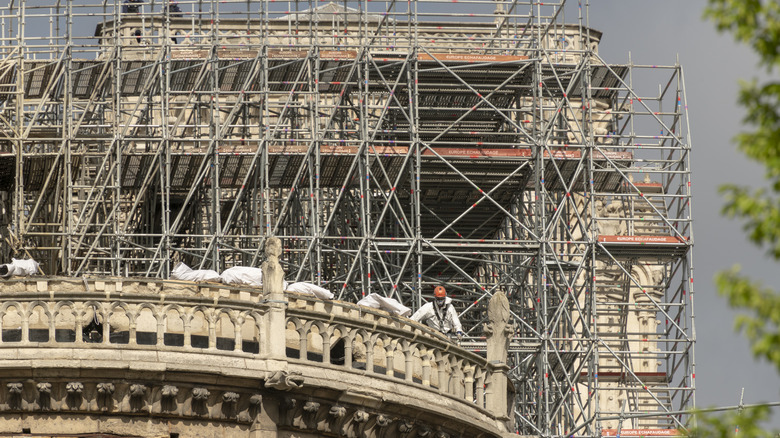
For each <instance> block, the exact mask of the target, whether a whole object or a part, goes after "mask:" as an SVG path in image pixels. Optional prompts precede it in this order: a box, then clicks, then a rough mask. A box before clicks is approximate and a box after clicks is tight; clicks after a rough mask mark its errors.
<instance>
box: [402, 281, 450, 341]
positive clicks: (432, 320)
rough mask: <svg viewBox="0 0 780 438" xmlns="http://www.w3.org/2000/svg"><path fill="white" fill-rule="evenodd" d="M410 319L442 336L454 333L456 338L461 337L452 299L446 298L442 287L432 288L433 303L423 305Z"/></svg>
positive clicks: (445, 291) (445, 292)
mask: <svg viewBox="0 0 780 438" xmlns="http://www.w3.org/2000/svg"><path fill="white" fill-rule="evenodd" d="M412 319H413V320H415V321H417V322H421V323H423V324H427V325H428V326H429V327H432V328H434V329H436V330H439V331H440V332H442V333H444V334H448V333H455V334H457V335H458V337H461V336H463V328H462V327H461V325H460V319H459V318H458V313H457V312H456V311H455V308H454V307H453V306H452V298H450V297H448V296H447V290H446V289H444V286H436V287H435V288H433V301H432V302H429V303H426V304H424V305H423V306H422V307H420V308H419V309H418V310H417V311H416V312H414V315H412Z"/></svg>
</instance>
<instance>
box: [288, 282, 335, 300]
mask: <svg viewBox="0 0 780 438" xmlns="http://www.w3.org/2000/svg"><path fill="white" fill-rule="evenodd" d="M287 291H288V292H298V293H301V294H307V295H314V296H315V297H317V298H319V299H321V300H332V299H333V292H331V291H329V290H327V289H325V288H324V287H320V286H317V285H316V284H311V283H305V282H298V283H293V284H290V285H288V286H287Z"/></svg>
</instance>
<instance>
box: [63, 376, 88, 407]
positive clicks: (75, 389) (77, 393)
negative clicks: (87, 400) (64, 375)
mask: <svg viewBox="0 0 780 438" xmlns="http://www.w3.org/2000/svg"><path fill="white" fill-rule="evenodd" d="M65 391H66V392H67V393H68V395H67V403H68V407H69V408H70V409H78V408H80V407H81V401H82V400H81V393H82V392H83V391H84V385H83V384H82V383H81V382H69V383H68V384H67V385H65Z"/></svg>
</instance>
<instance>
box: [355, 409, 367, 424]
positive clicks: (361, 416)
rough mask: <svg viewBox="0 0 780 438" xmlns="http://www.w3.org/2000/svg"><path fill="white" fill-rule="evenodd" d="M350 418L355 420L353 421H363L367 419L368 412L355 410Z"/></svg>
mask: <svg viewBox="0 0 780 438" xmlns="http://www.w3.org/2000/svg"><path fill="white" fill-rule="evenodd" d="M352 419H353V420H354V421H355V423H365V422H366V421H368V412H366V411H364V410H359V411H356V412H355V414H354V415H353V416H352Z"/></svg>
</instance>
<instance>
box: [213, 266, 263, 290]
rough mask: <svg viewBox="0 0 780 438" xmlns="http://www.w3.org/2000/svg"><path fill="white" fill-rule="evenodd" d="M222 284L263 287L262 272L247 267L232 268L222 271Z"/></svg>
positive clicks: (258, 269)
mask: <svg viewBox="0 0 780 438" xmlns="http://www.w3.org/2000/svg"><path fill="white" fill-rule="evenodd" d="M222 282H223V283H226V284H248V285H250V286H262V285H263V270H262V269H260V268H251V267H249V266H233V267H232V268H228V269H225V270H224V271H222Z"/></svg>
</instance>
